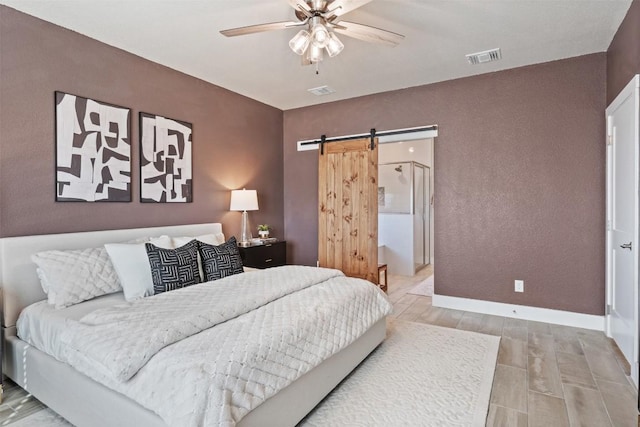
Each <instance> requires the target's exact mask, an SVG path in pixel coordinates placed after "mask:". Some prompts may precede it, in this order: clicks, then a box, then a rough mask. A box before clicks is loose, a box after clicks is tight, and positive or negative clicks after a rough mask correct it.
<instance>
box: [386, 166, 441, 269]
mask: <svg viewBox="0 0 640 427" xmlns="http://www.w3.org/2000/svg"><path fill="white" fill-rule="evenodd" d="M429 177H430V170H429V167H428V166H425V165H423V164H421V163H418V162H414V161H407V162H393V163H381V164H379V165H378V181H379V184H378V185H379V186H378V229H379V236H380V240H381V242H380V244H383V245H385V246H386V247H387V251H388V254H387V258H388V259H389V260H388V264H389V268H390V270H392V272H393V274H401V275H413V274H415V272H416V271H418V270H419V269H421V268H422V267H424V266H426V265H428V264H429V262H430V259H431V254H430V253H429V250H430V237H431V236H430V235H429V234H430V233H429V230H430V228H429V200H430V197H431V194H430V185H429V182H430V181H429ZM394 264H395V265H394Z"/></svg>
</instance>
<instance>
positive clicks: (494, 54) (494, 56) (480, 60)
mask: <svg viewBox="0 0 640 427" xmlns="http://www.w3.org/2000/svg"><path fill="white" fill-rule="evenodd" d="M466 57H467V61H469V64H471V65H475V64H484V63H485V62H492V61H497V60H498V59H502V53H501V52H500V48H497V49H491V50H485V51H484V52H476V53H470V54H468V55H466Z"/></svg>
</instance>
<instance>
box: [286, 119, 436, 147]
mask: <svg viewBox="0 0 640 427" xmlns="http://www.w3.org/2000/svg"><path fill="white" fill-rule="evenodd" d="M428 126H431V125H428ZM428 126H416V127H412V128H404V129H390V130H385V131H380V132H403V131H406V132H407V133H406V134H399V135H382V136H380V137H378V143H380V144H387V143H389V142H396V141H413V140H416V139H427V138H435V137H437V136H438V129H434V130H425V131H423V132H411V131H412V130H413V129H419V128H423V127H428ZM358 135H361V134H358ZM353 136H356V135H355V134H354V135H340V136H337V137H332V138H351V137H353ZM317 140H318V139H317V138H315V139H305V140H304V141H298V142H297V143H296V144H297V147H298V151H312V150H317V149H318V147H319V145H320V144H309V145H302V144H303V143H307V142H313V141H317Z"/></svg>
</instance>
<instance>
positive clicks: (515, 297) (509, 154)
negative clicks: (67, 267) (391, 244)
mask: <svg viewBox="0 0 640 427" xmlns="http://www.w3.org/2000/svg"><path fill="white" fill-rule="evenodd" d="M605 66H606V56H605V54H604V53H600V54H593V55H587V56H582V57H578V58H572V59H567V60H563V61H556V62H551V63H546V64H540V65H534V66H530V67H523V68H518V69H513V70H507V71H502V72H498V73H491V74H484V75H480V76H475V77H470V78H465V79H460V80H453V81H447V82H443V83H438V84H432V85H427V86H420V87H415V88H410V89H405V90H398V91H393V92H386V93H380V94H376V95H371V96H365V97H361V98H355V99H350V100H345V101H339V102H333V103H328V104H323V105H319V106H313V107H307V108H300V109H295V110H289V111H285V113H284V183H285V184H284V194H285V209H284V215H285V228H286V230H285V235H286V238H287V240H288V241H289V246H288V248H289V255H290V257H289V261H290V262H295V263H302V264H309V265H315V262H316V259H317V203H318V200H317V185H318V184H317V162H318V159H317V156H318V152H317V151H305V152H298V151H296V141H298V140H305V139H314V138H318V137H319V136H320V135H322V134H326V135H327V136H337V135H351V134H358V133H366V132H368V130H369V129H370V128H376V129H378V130H388V129H398V128H408V127H414V126H421V125H429V124H438V126H439V129H438V138H437V141H436V143H435V164H436V168H435V190H434V194H435V236H434V237H435V259H436V262H437V269H436V270H437V272H436V278H435V286H436V292H437V293H438V294H442V295H450V296H456V297H465V298H474V299H482V300H489V301H499V302H505V303H513V304H523V305H529V306H535V307H547V308H552V309H560V310H568V311H574V312H580V313H589V314H602V313H603V307H604V238H605V236H604V197H605V192H604V185H605V179H604V178H605V176H604V172H605V147H604V144H603V143H602V141H603V140H604V133H605V125H604V114H603V112H604V108H605V78H606V75H605ZM515 279H523V280H524V281H525V292H524V293H522V294H521V293H514V292H513V281H514V280H515Z"/></svg>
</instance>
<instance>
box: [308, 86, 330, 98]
mask: <svg viewBox="0 0 640 427" xmlns="http://www.w3.org/2000/svg"><path fill="white" fill-rule="evenodd" d="M307 90H308V91H309V92H311V93H312V94H314V95H316V96H322V95H329V94H332V93H335V89H332V88H330V87H329V86H326V85H325V86H319V87H314V88H312V89H307Z"/></svg>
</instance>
